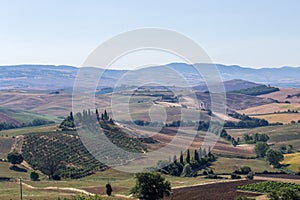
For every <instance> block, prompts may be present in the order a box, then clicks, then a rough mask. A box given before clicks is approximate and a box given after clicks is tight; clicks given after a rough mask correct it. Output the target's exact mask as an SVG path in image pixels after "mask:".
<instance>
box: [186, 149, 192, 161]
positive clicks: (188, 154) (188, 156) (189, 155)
mask: <svg viewBox="0 0 300 200" xmlns="http://www.w3.org/2000/svg"><path fill="white" fill-rule="evenodd" d="M186 162H187V163H191V154H190V150H189V149H188V150H187V153H186Z"/></svg>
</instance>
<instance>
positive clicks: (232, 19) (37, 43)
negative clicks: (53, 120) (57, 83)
mask: <svg viewBox="0 0 300 200" xmlns="http://www.w3.org/2000/svg"><path fill="white" fill-rule="evenodd" d="M299 8H300V1H298V0H286V1H283V0H281V1H280V0H235V1H234V0H207V1H200V0H195V1H188V0H185V1H183V0H156V1H155V0H150V1H146V0H135V1H134V0H118V1H116V0H115V1H114V0H106V1H100V0H94V1H93V0H87V1H84V0H26V1H25V0H18V1H17V0H0V65H7V64H32V63H34V64H37V63H38V64H68V65H75V66H80V65H81V64H82V63H83V62H84V60H85V59H86V57H87V56H88V55H89V54H90V53H91V52H92V51H93V50H94V49H95V48H96V47H97V46H98V45H99V44H101V43H102V42H104V41H105V40H107V39H109V38H110V37H112V36H114V35H117V34H119V33H122V32H125V31H129V30H132V29H137V28H144V27H156V28H166V29H171V30H174V31H177V32H179V33H182V34H184V35H186V36H188V37H190V38H191V39H193V40H195V41H196V42H197V43H198V44H199V45H201V46H202V48H204V49H205V50H206V52H207V53H208V55H209V56H210V57H211V59H212V60H213V62H215V63H222V64H238V65H242V66H249V67H250V66H251V67H279V66H286V65H290V66H300V56H299V52H300V51H299V47H300V12H299ZM132 57H134V56H132ZM154 57H156V58H157V57H159V56H158V55H156V56H154ZM161 57H162V58H161V62H169V61H172V60H171V59H173V58H171V57H168V56H161ZM148 58H151V56H149V57H148ZM130 60H131V61H130ZM133 60H134V58H131V59H127V61H124V62H123V64H120V65H126V67H134V65H136V63H135V61H133ZM140 60H141V57H140ZM174 61H176V60H175V59H174ZM147 62H148V63H149V62H151V61H147ZM124 63H125V64H124Z"/></svg>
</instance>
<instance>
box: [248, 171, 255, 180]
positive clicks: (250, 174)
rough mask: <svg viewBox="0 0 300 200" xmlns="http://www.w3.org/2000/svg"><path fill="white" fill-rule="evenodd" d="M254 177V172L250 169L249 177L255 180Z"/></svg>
mask: <svg viewBox="0 0 300 200" xmlns="http://www.w3.org/2000/svg"><path fill="white" fill-rule="evenodd" d="M253 178H254V173H253V172H251V171H250V172H249V173H248V174H247V179H249V180H253Z"/></svg>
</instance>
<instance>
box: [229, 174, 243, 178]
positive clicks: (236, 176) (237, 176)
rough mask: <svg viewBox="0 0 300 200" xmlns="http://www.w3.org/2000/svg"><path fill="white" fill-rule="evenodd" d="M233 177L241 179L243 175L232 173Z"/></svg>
mask: <svg viewBox="0 0 300 200" xmlns="http://www.w3.org/2000/svg"><path fill="white" fill-rule="evenodd" d="M230 177H231V179H241V178H242V177H241V176H240V175H237V174H231V176H230Z"/></svg>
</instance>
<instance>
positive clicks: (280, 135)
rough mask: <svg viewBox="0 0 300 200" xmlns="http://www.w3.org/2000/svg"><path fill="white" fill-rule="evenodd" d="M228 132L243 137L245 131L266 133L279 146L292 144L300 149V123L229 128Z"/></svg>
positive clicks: (271, 141)
mask: <svg viewBox="0 0 300 200" xmlns="http://www.w3.org/2000/svg"><path fill="white" fill-rule="evenodd" d="M227 132H228V133H229V134H230V135H232V136H233V137H235V138H237V137H240V138H241V139H242V137H243V134H245V133H246V134H254V133H265V134H267V135H268V136H269V137H270V140H269V141H268V142H269V143H274V144H275V146H277V147H280V146H282V145H288V144H291V145H293V146H294V149H296V150H298V151H300V124H293V125H282V126H266V127H259V128H254V129H228V130H227Z"/></svg>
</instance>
